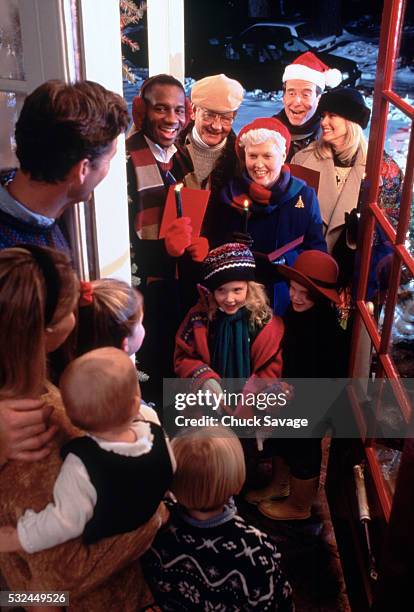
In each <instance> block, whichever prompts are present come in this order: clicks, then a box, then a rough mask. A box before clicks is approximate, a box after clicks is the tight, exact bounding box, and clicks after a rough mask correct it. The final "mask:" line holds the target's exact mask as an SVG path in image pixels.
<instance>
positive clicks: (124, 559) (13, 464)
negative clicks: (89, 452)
mask: <svg viewBox="0 0 414 612" xmlns="http://www.w3.org/2000/svg"><path fill="white" fill-rule="evenodd" d="M44 399H45V401H46V402H47V403H48V404H51V405H53V406H54V413H53V417H52V420H53V421H54V422H56V423H57V424H59V428H60V429H59V433H58V435H57V436H56V439H55V440H54V445H55V446H54V448H53V450H52V452H51V454H50V456H49V457H47V458H46V459H43V460H42V461H37V462H32V463H27V462H22V461H9V462H8V463H6V464H5V465H4V466H3V467H2V468H0V490H1V500H0V525H7V524H14V525H15V524H16V522H17V519H18V518H19V517H20V516H21V514H22V513H23V512H24V511H25V510H26V509H27V508H33V510H35V511H39V510H41V509H42V508H44V506H45V505H46V504H48V503H49V502H51V501H52V500H53V486H54V483H55V480H56V476H57V474H58V472H59V470H60V466H61V463H62V461H61V458H60V453H59V449H60V447H61V446H62V444H64V443H65V442H67V441H68V440H69V439H70V438H73V437H74V436H76V435H78V434H79V432H78V431H77V430H76V429H75V428H74V427H73V426H72V424H71V423H70V421H69V420H68V418H67V416H66V414H65V411H64V408H63V405H62V401H61V398H60V394H59V391H58V390H57V389H56V387H53V386H52V385H50V388H49V390H48V392H47V393H46V394H45V395H44ZM114 503H116V500H114ZM159 513H160V510H158V511H157V514H155V515H154V516H153V517H152V519H151V520H150V521H149V522H148V523H146V525H144V526H143V527H141V528H140V529H137V530H136V531H133V532H131V533H127V534H124V535H121V536H116V537H113V538H106V539H104V540H101V541H100V542H98V543H97V544H94V545H93V546H85V545H84V544H83V543H82V539H81V538H76V539H75V540H70V541H69V542H66V543H65V544H61V545H59V546H55V547H54V548H51V549H49V550H44V551H42V552H39V553H35V554H28V553H26V552H24V551H21V552H17V553H10V554H0V571H1V573H2V574H3V576H4V578H5V580H6V582H7V585H8V587H9V588H10V589H11V590H14V591H69V598H70V610H71V612H80V611H82V612H83V611H85V612H86V611H88V612H95V611H96V612H98V611H99V612H100V611H101V610H105V611H112V610H113V611H114V612H116V611H118V610H121V609H122V610H124V611H128V612H129V611H131V612H132V611H136V610H137V609H139V608H140V606H141V605H146V604H147V603H149V602H150V601H151V595H150V593H149V590H148V587H147V586H146V584H145V582H144V579H143V576H142V572H141V566H140V563H139V562H137V561H136V559H138V557H140V556H141V555H142V554H143V553H144V552H145V551H146V550H147V549H148V548H149V546H150V545H151V542H152V540H153V538H154V536H155V534H156V532H157V529H158V527H159V524H160V517H159Z"/></svg>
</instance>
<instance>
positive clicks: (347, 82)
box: [187, 24, 361, 91]
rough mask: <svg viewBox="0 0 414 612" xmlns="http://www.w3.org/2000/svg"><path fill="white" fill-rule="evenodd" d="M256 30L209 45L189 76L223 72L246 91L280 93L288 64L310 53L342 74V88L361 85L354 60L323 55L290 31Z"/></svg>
mask: <svg viewBox="0 0 414 612" xmlns="http://www.w3.org/2000/svg"><path fill="white" fill-rule="evenodd" d="M264 25H265V26H266V27H259V25H258V24H257V25H256V26H254V27H253V26H252V27H251V28H247V29H246V30H243V31H242V32H241V33H240V34H239V35H237V36H233V37H231V38H230V39H227V42H224V43H219V41H216V43H217V44H211V43H210V44H209V45H208V48H207V49H204V50H203V52H202V53H200V55H199V57H194V58H191V61H190V62H189V64H188V66H187V75H188V76H191V77H193V78H194V79H201V78H203V77H205V76H207V75H209V74H217V73H219V72H223V73H224V74H226V75H227V76H229V77H231V78H234V79H237V80H238V81H240V83H242V85H243V86H244V87H245V89H248V90H249V89H262V90H268V91H269V90H270V91H272V90H278V89H281V88H282V75H283V72H284V70H285V68H286V66H287V65H288V64H291V63H292V62H293V60H294V59H295V58H296V57H297V56H298V55H300V54H301V53H305V52H306V51H312V52H313V53H315V55H317V56H318V57H319V58H320V60H321V61H323V62H324V63H325V64H327V65H328V66H329V67H330V68H337V69H338V70H340V72H341V73H342V85H343V86H344V87H346V86H352V87H355V86H356V85H358V82H359V79H360V76H361V71H360V70H359V68H358V65H357V64H356V62H354V61H353V60H350V59H347V58H344V57H340V56H337V55H332V54H331V53H328V52H326V51H323V52H319V51H318V50H317V49H315V48H314V47H311V46H310V45H308V44H307V43H306V42H305V41H304V40H302V39H301V38H298V37H297V36H292V35H291V33H290V31H289V30H288V29H285V30H282V29H281V28H278V27H275V28H273V27H271V26H270V27H269V26H268V24H264Z"/></svg>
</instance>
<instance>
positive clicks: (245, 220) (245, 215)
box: [243, 200, 250, 234]
mask: <svg viewBox="0 0 414 612" xmlns="http://www.w3.org/2000/svg"><path fill="white" fill-rule="evenodd" d="M249 207H250V203H249V200H244V202H243V232H244V233H245V234H247V225H248V223H249Z"/></svg>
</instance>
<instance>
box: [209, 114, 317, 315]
mask: <svg viewBox="0 0 414 612" xmlns="http://www.w3.org/2000/svg"><path fill="white" fill-rule="evenodd" d="M289 145H290V134H289V131H288V129H287V128H286V127H285V126H284V125H283V124H282V123H281V122H280V121H278V120H277V119H273V118H259V119H255V120H254V121H252V122H251V123H249V124H248V125H246V126H244V127H243V128H242V130H241V131H240V132H239V135H238V136H237V139H236V153H237V155H238V157H239V159H240V160H241V162H242V164H243V173H242V175H241V176H240V177H234V178H233V179H231V180H230V181H229V183H228V184H227V185H226V186H225V187H224V188H223V189H222V191H221V194H220V202H219V204H218V208H216V217H215V219H216V222H215V224H214V236H208V238H209V240H210V243H211V244H223V243H225V242H229V241H231V240H232V239H233V241H234V239H236V240H239V241H240V240H242V239H243V237H240V234H239V232H242V233H243V234H244V237H245V238H246V237H247V239H248V241H249V246H250V247H251V248H252V250H253V251H255V252H258V253H260V254H262V256H263V257H264V256H267V255H269V254H274V252H275V251H276V255H275V256H274V257H273V256H272V257H271V259H272V261H273V262H274V263H275V262H276V260H277V263H287V264H288V265H292V264H293V262H294V261H295V259H296V257H297V256H298V254H299V253H300V252H301V251H304V250H307V249H316V250H320V251H326V243H325V240H324V238H323V235H322V219H321V215H320V211H319V204H318V200H317V198H316V194H315V191H314V189H312V188H311V187H308V185H307V184H306V183H305V182H304V181H302V180H300V179H298V178H296V177H294V176H292V175H291V173H290V169H289V166H287V165H286V164H285V163H284V162H285V160H286V153H287V151H288V150H289ZM235 232H236V235H235V234H234V233H235ZM258 263H259V261H258ZM268 268H269V269H270V273H269V274H268V275H267V278H264V277H262V272H261V266H259V265H258V270H257V275H258V280H259V281H260V282H262V283H263V284H265V286H266V288H267V290H268V294H269V298H270V301H271V304H272V306H273V309H274V311H275V313H276V314H283V312H284V310H285V309H286V306H287V304H288V303H289V296H288V289H287V285H286V283H285V282H284V281H281V280H280V278H279V279H278V278H277V277H276V275H275V274H274V270H272V266H271V265H270V264H269V266H268ZM275 280H276V282H275Z"/></svg>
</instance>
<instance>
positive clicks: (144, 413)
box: [0, 347, 175, 553]
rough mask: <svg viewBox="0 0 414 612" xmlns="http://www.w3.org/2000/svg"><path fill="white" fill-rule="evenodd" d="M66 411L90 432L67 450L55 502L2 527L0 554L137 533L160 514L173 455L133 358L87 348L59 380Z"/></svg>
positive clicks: (172, 466)
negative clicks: (80, 538)
mask: <svg viewBox="0 0 414 612" xmlns="http://www.w3.org/2000/svg"><path fill="white" fill-rule="evenodd" d="M60 390H61V393H62V398H63V402H64V405H65V408H66V412H67V414H68V416H69V418H70V419H71V421H72V423H73V424H74V425H75V426H77V427H79V428H80V429H81V430H83V431H84V432H86V435H84V436H81V437H79V438H75V439H73V440H71V441H70V442H68V443H67V444H66V445H65V446H64V447H63V448H62V451H61V453H62V457H63V459H64V461H63V464H62V467H61V470H60V473H59V475H58V477H57V479H56V483H55V486H54V491H53V502H51V503H49V504H48V505H47V506H46V507H45V508H44V509H43V510H41V511H40V512H34V511H33V510H31V509H27V510H26V511H25V512H24V514H23V515H22V516H21V518H20V519H19V521H18V523H17V527H16V528H15V527H11V526H5V527H2V528H0V552H13V551H15V550H21V549H23V550H25V551H26V552H29V553H34V552H38V551H40V550H44V549H46V548H51V547H53V546H56V545H58V544H61V543H63V542H66V541H67V540H70V539H72V538H76V537H78V536H79V535H81V534H83V539H84V542H85V543H86V544H92V543H93V542H96V541H98V540H100V539H101V538H106V537H110V536H113V535H116V534H120V533H125V532H128V531H133V530H135V529H137V528H138V527H139V526H141V525H143V524H144V523H146V522H147V521H148V520H149V519H150V518H151V516H152V515H153V514H154V513H155V511H156V510H157V508H158V505H159V504H160V502H161V501H162V499H163V497H164V494H165V493H166V491H167V490H168V488H169V486H170V483H171V480H172V476H173V472H174V470H175V460H174V457H173V454H172V451H171V449H170V446H169V442H168V440H167V439H166V437H165V434H164V431H163V429H162V427H161V425H160V422H159V420H158V417H157V415H156V413H155V412H154V410H152V409H151V408H150V407H148V406H145V405H141V397H140V389H139V385H138V382H137V376H136V370H135V367H134V365H133V363H132V361H131V360H130V358H129V357H128V355H127V354H126V353H125V352H124V351H122V350H120V349H117V348H112V347H107V348H100V349H96V350H94V351H90V352H88V353H85V354H84V355H82V356H81V357H79V358H78V359H75V360H74V361H72V363H70V364H69V366H68V367H67V368H66V369H65V371H64V373H63V375H62V378H61V383H60Z"/></svg>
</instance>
